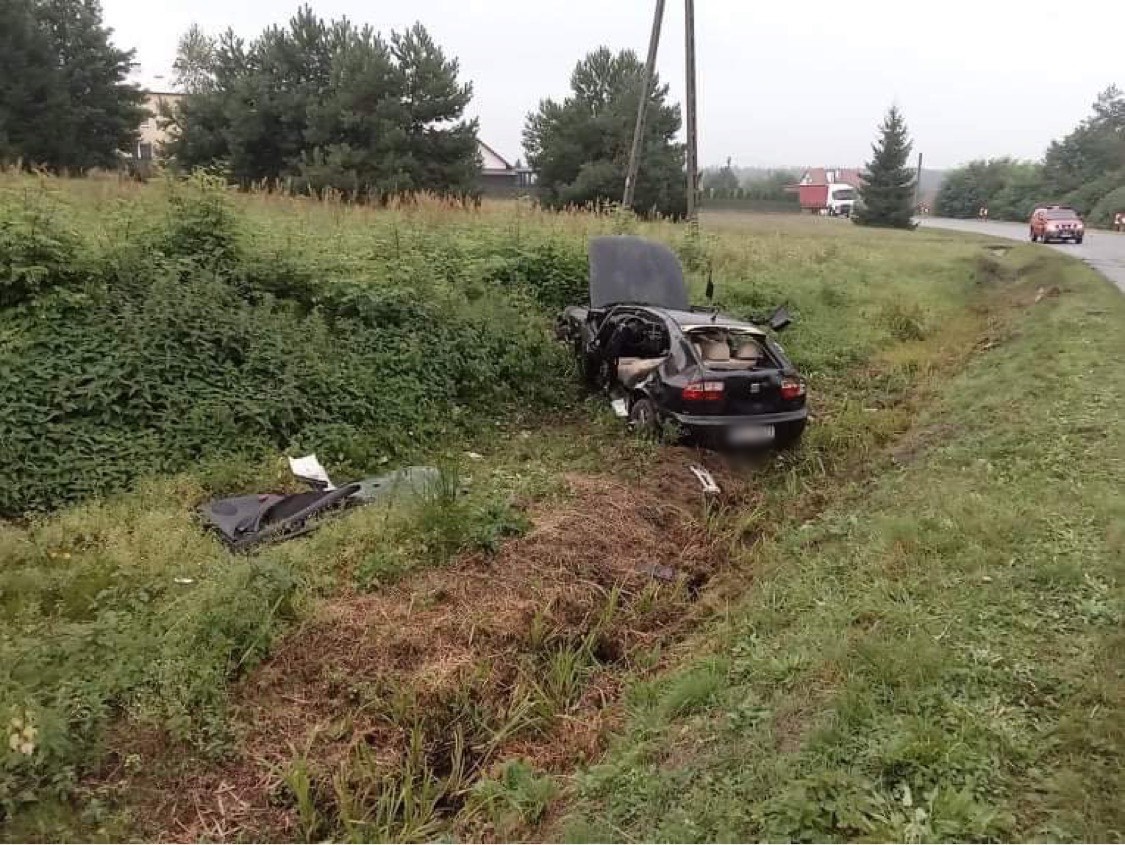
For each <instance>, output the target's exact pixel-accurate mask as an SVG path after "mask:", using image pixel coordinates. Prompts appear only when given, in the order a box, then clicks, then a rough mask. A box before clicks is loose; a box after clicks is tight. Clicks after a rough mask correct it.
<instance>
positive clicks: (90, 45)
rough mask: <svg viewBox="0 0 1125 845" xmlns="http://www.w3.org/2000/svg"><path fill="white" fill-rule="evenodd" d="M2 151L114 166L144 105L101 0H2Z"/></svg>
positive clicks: (63, 165) (26, 158)
mask: <svg viewBox="0 0 1125 845" xmlns="http://www.w3.org/2000/svg"><path fill="white" fill-rule="evenodd" d="M0 21H3V25H2V26H0V159H3V160H14V159H21V160H22V161H23V162H24V163H25V164H39V165H44V166H47V167H52V168H57V169H73V170H83V169H86V168H89V167H112V166H114V165H115V164H116V162H117V154H118V151H120V150H127V149H130V148H131V147H132V146H133V143H134V141H135V139H136V136H137V128H138V127H139V126H140V124H141V120H142V119H143V116H144V113H143V109H142V108H141V105H140V104H141V101H142V100H143V99H144V97H143V95H142V94H141V92H140V91H139V90H138V89H137V88H135V87H133V86H131V85H128V84H126V81H125V79H126V76H127V74H128V72H129V68H130V62H131V61H132V55H133V54H132V53H131V52H128V51H124V50H118V49H117V48H116V47H114V46H113V44H112V43H111V42H110V35H111V30H109V29H107V28H106V27H104V26H103V25H102V18H101V6H100V5H99V4H98V3H97V0H0Z"/></svg>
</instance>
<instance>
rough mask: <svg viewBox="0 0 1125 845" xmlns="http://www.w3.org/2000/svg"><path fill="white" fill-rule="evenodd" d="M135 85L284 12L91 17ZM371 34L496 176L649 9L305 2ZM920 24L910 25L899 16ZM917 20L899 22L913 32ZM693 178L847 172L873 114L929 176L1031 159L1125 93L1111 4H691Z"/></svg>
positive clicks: (161, 11) (678, 72)
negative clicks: (462, 99) (185, 39)
mask: <svg viewBox="0 0 1125 845" xmlns="http://www.w3.org/2000/svg"><path fill="white" fill-rule="evenodd" d="M103 2H104V11H105V21H106V24H107V25H109V26H111V27H113V29H114V30H115V33H116V34H115V41H116V42H117V44H118V45H119V46H122V47H126V48H135V49H136V51H137V57H136V58H137V61H138V62H139V63H140V66H141V67H140V72H139V74H138V80H139V81H141V82H142V83H143V84H146V85H153V86H154V87H161V86H162V85H165V86H166V84H167V83H166V82H162V81H161V80H160V79H159V78H158V77H159V76H161V75H163V76H164V77H165V79H169V78H170V74H171V71H170V68H171V64H172V59H173V57H174V55H175V48H176V40H177V38H178V36H179V35H180V34H181V33H182V32H183V31H184V30H185V29H187V27H188V26H189V25H190V24H192V23H193V22H195V23H198V24H200V26H202V27H203V28H204V29H205V30H207V31H209V32H214V33H218V32H220V31H221V30H224V29H226V28H227V27H228V26H230V27H233V28H234V30H235V31H236V32H237V33H239V34H240V35H244V36H247V37H251V36H254V35H256V34H257V33H258V32H260V31H261V29H262V28H263V27H265V26H267V25H268V24H271V23H284V22H285V21H287V20H288V19H289V17H290V15H291V14H292V12H293V11H294V10H295V9H296V7H297V5H298V3H297V0H241V2H231V0H190V2H189V1H188V0H179V2H165V3H161V4H155V5H154V4H153V3H152V2H151V0H103ZM312 5H313V8H314V10H315V11H316V12H317V13H319V14H320V15H321V16H323V17H326V18H330V17H339V16H345V15H346V16H347V17H349V18H351V19H352V20H353V21H356V22H358V23H370V24H372V25H373V26H375V27H376V28H377V29H380V30H382V31H384V32H386V31H388V30H391V29H401V28H404V27H406V26H408V25H410V24H411V23H413V22H414V21H416V20H417V21H421V22H422V23H423V24H424V25H425V26H426V27H427V28H428V29H429V31H430V33H431V34H432V35H433V36H434V37H435V39H436V40H437V42H438V43H439V44H441V45H442V47H443V48H444V49H445V50H446V52H447V53H448V54H450V55H453V56H456V57H457V58H459V59H460V61H461V72H462V75H463V77H464V78H465V79H468V80H471V81H472V83H473V86H474V99H473V104H472V106H471V107H470V109H471V112H472V114H473V115H474V116H477V117H479V118H480V136H481V138H482V139H483V140H484V141H486V142H487V143H488V144H490V145H491V146H493V147H495V148H496V149H497V150H498V151H499V152H500V153H501V154H502V155H504V156H505V157H507V158H508V159H509V160H512V159H515V158H517V157H523V150H522V149H521V148H520V131H521V129H522V127H523V122H524V118H525V116H526V114H527V112H528V111H529V110H532V109H534V108H535V106H536V104H537V103H538V101H539V99H540V98H542V97H544V96H551V97H556V98H559V97H562V96H565V94H566V92H567V89H568V84H567V83H568V79H569V76H570V72H571V70H572V68H573V67H574V64H575V62H576V61H577V60H578V59H579V58H580V57H581V56H582V55H584V54H585V53H586V52H588V51H589V50H592V49H594V48H596V47H598V46H599V45H603V44H605V45H608V46H610V47H613V48H615V49H616V48H624V47H630V48H632V49H634V50H636V51H637V53H638V54H640V55H642V56H643V55H644V52H645V49H646V47H647V43H648V34H649V29H650V26H651V18H652V10H653V5H654V4H653V0H400V2H387V0H366V2H361V0H312ZM912 10H917V11H912ZM911 14H913V15H914V16H915V17H914V19H913V20H912V19H911V18H910V15H911ZM683 31H684V30H683V3H681V2H679V0H669V2H668V4H667V12H666V15H665V19H664V34H663V38H662V40H661V45H660V57H659V63H658V70H659V73H660V75H661V77H662V78H663V79H664V80H665V81H667V82H670V83H671V87H672V95H673V97H674V98H675V99H676V100H677V101H682V94H683V88H684V86H683V76H684V70H683V69H684V61H683V59H684V43H683ZM696 44H697V47H696V49H697V52H698V75H699V83H698V84H699V104H700V106H699V107H700V118H699V119H700V162H701V163H702V164H716V163H720V162H722V161H724V160H726V158H727V157H728V156H730V157H731V158H732V159H733V160H734V163H735V164H736V165H743V166H770V165H822V164H823V165H844V166H848V165H858V164H861V163H862V162H863V161H865V160H866V158H867V156H868V153H869V145H870V142H871V140H872V138H873V135H874V130H875V127H876V125H877V124H878V122H879V120H880V118H881V116H882V113H883V111H884V110H885V109H886V107H887V106H888V105H890V104H891V103H892V102H895V103H898V105H899V106H900V107H901V108H902V110H903V112H904V114H905V116H906V120H907V124H908V125H909V127H910V130H911V132H912V134H913V137H914V141H915V149H916V150H920V151H921V152H922V153H923V154H924V155H925V162H926V165H927V166H928V167H948V166H952V165H956V164H959V163H963V162H965V161H968V160H969V159H973V158H980V157H990V156H999V155H1014V156H1017V157H1020V158H1038V157H1039V156H1040V155H1041V154H1042V153H1043V150H1044V149H1045V148H1046V146H1047V144H1048V143H1049V142H1050V140H1051V139H1052V138H1055V137H1058V136H1060V135H1062V134H1065V133H1066V132H1067V131H1069V130H1070V129H1071V128H1072V127H1073V126H1074V125H1075V124H1076V123H1077V122H1078V121H1079V120H1080V119H1082V118H1083V117H1085V116H1086V115H1087V114H1088V113H1089V110H1090V109H1089V107H1090V103H1092V102H1093V100H1094V98H1095V96H1096V94H1097V92H1098V91H1100V90H1101V89H1103V88H1104V87H1106V86H1107V85H1109V84H1110V83H1116V84H1118V86H1120V87H1125V2H1122V0H1078V1H1077V2H1068V3H1062V2H1054V0H1052V1H1051V2H1043V0H935V2H930V3H926V4H920V3H911V2H909V0H898V1H897V2H893V0H887V2H877V0H852V2H847V0H837V1H836V2H812V1H811V0H806V1H805V2H800V0H792V1H791V2H784V0H783V1H782V2H765V0H697V2H696Z"/></svg>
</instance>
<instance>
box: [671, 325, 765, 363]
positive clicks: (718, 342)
mask: <svg viewBox="0 0 1125 845" xmlns="http://www.w3.org/2000/svg"><path fill="white" fill-rule="evenodd" d="M689 338H690V340H691V343H692V346H693V347H694V348H695V351H696V354H697V355H698V356H699V359H700V361H702V362H703V365H704V366H706V367H708V368H710V369H713V370H755V369H757V368H758V367H759V366H760V365H761V364H762V363H763V362H768V357H767V355H766V353H765V350H764V349H763V348H762V344H761V342H760V341H759V340H758V339H757V338H755V337H754V336H753V335H751V334H749V333H747V332H733V331H715V330H705V331H702V332H693V333H691V334H690V335H689Z"/></svg>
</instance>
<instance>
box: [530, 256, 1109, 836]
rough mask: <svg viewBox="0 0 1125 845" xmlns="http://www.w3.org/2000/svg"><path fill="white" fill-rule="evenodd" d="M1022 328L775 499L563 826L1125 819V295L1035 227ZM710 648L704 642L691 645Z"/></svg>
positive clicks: (640, 694)
mask: <svg viewBox="0 0 1125 845" xmlns="http://www.w3.org/2000/svg"><path fill="white" fill-rule="evenodd" d="M1015 256H1016V260H1014V261H1013V259H1012V258H1009V259H1007V260H1005V261H1004V262H1002V263H1000V264H997V265H995V266H993V265H989V266H993V271H994V272H993V275H994V276H995V281H994V282H992V284H996V285H1002V286H1005V287H1007V290H1008V292H1007V293H1006V294H1004V298H1006V299H1008V301H1009V302H1010V305H1009V306H1008V308H1009V318H1008V320H1007V321H1006V325H1005V326H1004V330H1003V335H1004V336H1005V337H1006V339H988V338H982V341H983V342H981V343H980V344H979V345H978V352H977V354H976V355H974V356H973V358H972V360H971V361H969V363H968V365H967V366H966V367H964V369H963V370H962V371H961V372H959V373H954V374H951V376H950V377H949V378H947V379H942V381H941V383H940V384H937V385H934V386H933V390H932V400H931V401H928V402H926V404H925V406H924V407H923V408H922V409H921V412H920V413H919V414H918V416H917V418H916V419H914V420H913V421H912V422H911V426H910V429H909V431H908V432H907V433H906V435H905V436H904V437H903V438H902V439H901V440H900V441H899V442H898V443H896V444H895V445H894V446H893V447H892V448H891V449H890V450H889V451H887V452H886V453H884V454H882V455H878V456H875V457H874V460H875V461H876V462H877V466H878V471H877V472H875V473H873V474H868V475H866V476H863V477H860V478H859V479H856V480H854V481H850V480H849V479H848V478H847V477H846V476H845V477H843V478H842V479H840V481H839V483H838V484H836V485H834V486H835V487H836V489H835V490H834V491H833V493H832V495H831V497H830V498H829V501H828V503H827V507H825V508H824V509H823V510H821V511H820V512H819V513H816V514H814V515H812V516H811V517H809V516H808V515H807V514H805V513H802V512H801V511H800V509H798V510H797V511H796V512H789V513H786V509H785V508H779V509H776V510H775V511H774V514H775V515H776V516H777V517H779V518H780V519H782V520H783V521H782V524H781V525H780V526H779V530H777V531H776V532H774V533H773V535H772V536H770V537H768V538H766V539H764V540H763V541H762V542H760V543H759V544H758V545H756V546H755V547H754V548H753V549H752V550H751V551H750V552H748V553H747V554H746V555H745V557H744V559H743V563H744V565H746V566H748V567H750V568H751V570H752V572H753V574H754V581H753V585H752V587H751V589H749V590H745V591H740V592H738V593H728V594H727V597H728V599H729V602H728V604H727V605H726V607H725V613H724V616H725V618H724V619H723V620H722V621H721V622H720V623H718V624H716V625H714V626H712V627H709V628H707V629H706V630H705V631H704V632H703V633H701V634H700V636H699V637H698V638H695V639H693V640H692V641H691V642H690V648H685V649H683V650H682V651H681V654H682V655H683V656H684V660H683V663H682V664H681V668H678V669H677V670H676V671H673V672H670V673H668V674H666V675H662V676H660V677H658V678H656V679H653V680H651V681H650V682H647V683H643V684H639V685H637V686H635V687H633V688H632V689H631V690H630V691H629V694H628V705H627V706H628V712H629V716H628V719H627V723H626V727H625V728H624V729H623V731H622V733H621V735H620V737H619V739H618V740H617V741H616V743H615V745H614V747H613V750H612V751H611V752H610V753H609V755H608V756H607V757H606V759H605V760H604V761H603V762H601V763H600V764H598V765H596V766H594V767H591V768H590V769H588V770H587V771H586V772H585V773H583V774H582V775H581V776H579V777H578V778H577V780H576V781H575V782H574V790H575V795H576V796H577V797H576V798H575V800H574V803H573V804H572V805H570V807H569V811H568V814H567V817H566V820H565V821H563V822H560V823H559V824H558V825H557V826H556V827H554V828H552V830H553V832H554V833H553V835H555V836H559V837H562V838H567V839H581V840H588V841H600V840H650V841H714V840H727V839H731V840H743V841H745V840H751V839H768V840H774V839H778V840H802V841H831V840H855V839H874V840H889V841H929V840H982V839H1000V840H1028V839H1039V838H1047V839H1052V840H1079V841H1097V840H1111V839H1119V838H1120V837H1121V835H1122V833H1123V831H1125V815H1123V814H1122V809H1121V803H1120V795H1121V794H1122V791H1123V788H1125V781H1123V780H1122V772H1123V771H1125V765H1123V763H1125V761H1123V759H1122V753H1123V748H1125V744H1123V740H1125V722H1123V720H1122V719H1123V716H1122V714H1123V713H1125V708H1123V705H1125V664H1123V662H1122V654H1123V652H1122V645H1123V644H1125V641H1123V640H1122V638H1121V622H1122V611H1123V604H1122V598H1123V595H1122V576H1123V574H1125V573H1123V571H1122V562H1123V551H1125V545H1123V544H1125V533H1123V532H1122V525H1125V498H1123V497H1122V491H1121V485H1120V479H1121V478H1122V476H1123V473H1125V428H1123V422H1122V421H1123V419H1125V415H1123V411H1125V371H1123V370H1122V368H1121V365H1120V362H1121V360H1122V356H1123V355H1125V333H1122V331H1121V325H1122V320H1123V319H1125V304H1123V302H1122V300H1121V297H1120V295H1119V294H1118V293H1117V292H1116V291H1114V290H1113V289H1112V287H1111V286H1110V285H1108V284H1107V283H1105V281H1104V280H1102V279H1100V278H1099V277H1097V276H1095V275H1094V274H1093V273H1092V272H1090V271H1089V270H1087V269H1085V268H1084V267H1081V266H1080V265H1078V264H1077V263H1074V262H1070V261H1068V260H1067V259H1065V258H1060V257H1055V256H1048V255H1043V254H1040V253H1039V252H1038V251H1036V252H1032V251H1030V250H1016V251H1015ZM689 654H690V656H688V655H689Z"/></svg>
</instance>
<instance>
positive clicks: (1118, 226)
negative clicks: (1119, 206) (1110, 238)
mask: <svg viewBox="0 0 1125 845" xmlns="http://www.w3.org/2000/svg"><path fill="white" fill-rule="evenodd" d="M1113 231H1115V232H1125V211H1119V212H1117V213H1116V214H1115V215H1113Z"/></svg>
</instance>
